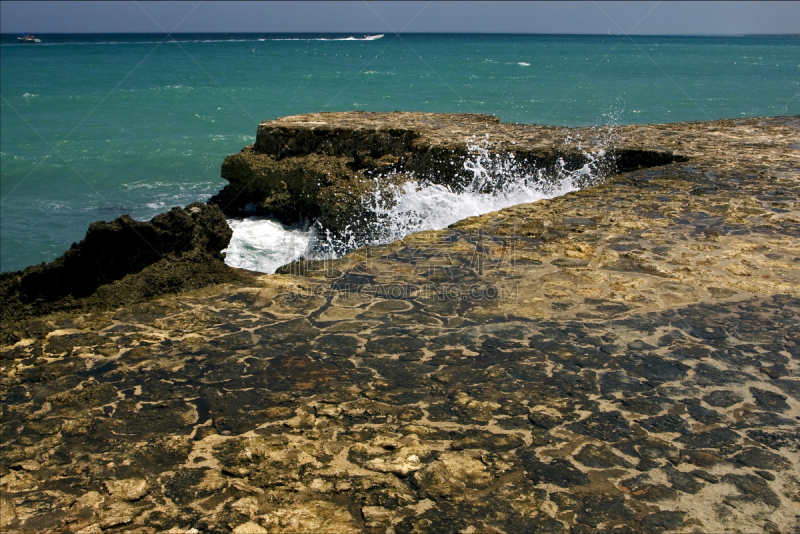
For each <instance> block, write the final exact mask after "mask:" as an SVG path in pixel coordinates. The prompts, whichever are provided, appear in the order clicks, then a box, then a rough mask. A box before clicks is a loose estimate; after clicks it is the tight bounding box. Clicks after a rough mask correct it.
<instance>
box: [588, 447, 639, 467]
mask: <svg viewBox="0 0 800 534" xmlns="http://www.w3.org/2000/svg"><path fill="white" fill-rule="evenodd" d="M575 459H576V460H577V461H579V462H580V463H582V464H583V465H585V466H587V467H594V468H597V469H610V468H612V467H633V466H632V465H631V463H630V462H629V461H628V460H626V459H625V458H623V457H622V456H619V455H618V454H614V452H613V451H612V450H611V449H610V448H609V447H607V446H605V445H600V446H597V445H594V444H592V443H590V444H588V445H586V446H584V447H583V448H582V449H581V451H580V452H579V453H578V454H576V455H575Z"/></svg>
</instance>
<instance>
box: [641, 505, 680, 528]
mask: <svg viewBox="0 0 800 534" xmlns="http://www.w3.org/2000/svg"><path fill="white" fill-rule="evenodd" d="M684 515H685V514H684V512H680V511H669V510H664V511H662V512H656V513H654V514H650V515H647V516H645V517H643V518H642V521H641V523H640V524H641V525H642V528H643V529H644V531H645V532H647V534H651V533H653V534H655V533H660V532H665V531H666V532H669V531H673V530H677V529H678V528H680V526H681V525H683V517H684Z"/></svg>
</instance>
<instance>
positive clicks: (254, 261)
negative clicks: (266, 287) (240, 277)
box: [223, 217, 314, 273]
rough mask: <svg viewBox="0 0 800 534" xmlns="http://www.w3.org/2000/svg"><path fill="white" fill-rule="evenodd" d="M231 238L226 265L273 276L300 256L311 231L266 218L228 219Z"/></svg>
mask: <svg viewBox="0 0 800 534" xmlns="http://www.w3.org/2000/svg"><path fill="white" fill-rule="evenodd" d="M228 225H230V227H231V229H232V230H233V237H232V238H231V242H230V243H229V244H228V248H226V249H225V250H223V252H225V253H226V254H227V255H226V257H225V263H227V264H228V265H230V266H231V267H239V268H241V269H249V270H251V271H257V272H261V273H274V272H275V270H276V269H277V268H278V267H280V266H281V265H286V264H287V263H289V262H291V261H293V260H296V259H297V258H299V257H300V256H303V255H304V254H305V253H306V251H307V248H308V244H309V242H310V240H311V236H312V235H313V233H314V231H313V230H309V229H297V228H295V229H292V228H289V227H286V226H284V225H282V224H280V223H278V222H275V221H274V220H272V219H269V218H267V217H249V218H247V219H229V220H228Z"/></svg>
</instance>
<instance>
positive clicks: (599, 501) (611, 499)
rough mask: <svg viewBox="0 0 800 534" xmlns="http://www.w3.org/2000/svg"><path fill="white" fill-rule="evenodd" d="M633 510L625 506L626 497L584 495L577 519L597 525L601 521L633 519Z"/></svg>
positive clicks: (587, 523)
mask: <svg viewBox="0 0 800 534" xmlns="http://www.w3.org/2000/svg"><path fill="white" fill-rule="evenodd" d="M633 517H634V513H633V510H631V509H630V508H628V507H627V506H625V499H624V498H622V497H617V496H612V495H592V496H588V497H584V498H583V500H582V501H581V504H580V506H579V507H578V512H577V514H576V515H575V520H576V521H577V522H578V523H583V524H584V525H589V526H592V527H596V526H597V525H598V524H600V523H606V524H609V523H613V522H614V521H618V520H628V519H633Z"/></svg>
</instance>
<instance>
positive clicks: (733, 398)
mask: <svg viewBox="0 0 800 534" xmlns="http://www.w3.org/2000/svg"><path fill="white" fill-rule="evenodd" d="M703 400H704V401H706V402H707V403H708V404H710V405H711V406H717V407H720V408H728V407H730V406H733V405H734V404H738V403H740V402H742V401H743V400H744V397H742V396H741V395H739V394H738V393H736V392H733V391H731V390H728V389H723V390H719V391H714V392H712V393H709V394H708V395H706V396H705V397H703Z"/></svg>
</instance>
